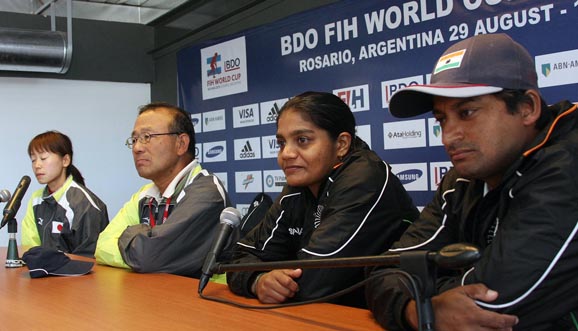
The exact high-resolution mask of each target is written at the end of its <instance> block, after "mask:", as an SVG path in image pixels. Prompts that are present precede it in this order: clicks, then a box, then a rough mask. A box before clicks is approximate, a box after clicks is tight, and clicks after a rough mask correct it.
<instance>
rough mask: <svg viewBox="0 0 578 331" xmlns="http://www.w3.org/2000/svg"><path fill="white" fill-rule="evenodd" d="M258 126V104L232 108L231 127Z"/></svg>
mask: <svg viewBox="0 0 578 331" xmlns="http://www.w3.org/2000/svg"><path fill="white" fill-rule="evenodd" d="M252 125H259V104H257V103H254V104H250V105H243V106H238V107H233V127H234V128H240V127H245V126H252Z"/></svg>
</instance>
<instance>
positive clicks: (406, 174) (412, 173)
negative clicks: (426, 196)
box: [397, 169, 423, 185]
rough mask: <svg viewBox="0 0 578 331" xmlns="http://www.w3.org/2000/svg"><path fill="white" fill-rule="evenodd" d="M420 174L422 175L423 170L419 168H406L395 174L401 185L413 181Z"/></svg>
mask: <svg viewBox="0 0 578 331" xmlns="http://www.w3.org/2000/svg"><path fill="white" fill-rule="evenodd" d="M421 176H423V172H422V171H421V170H419V169H408V170H405V171H402V172H400V173H398V174H397V178H399V181H400V182H401V183H402V184H403V185H406V184H410V183H413V182H415V181H416V180H418V179H420V178H421Z"/></svg>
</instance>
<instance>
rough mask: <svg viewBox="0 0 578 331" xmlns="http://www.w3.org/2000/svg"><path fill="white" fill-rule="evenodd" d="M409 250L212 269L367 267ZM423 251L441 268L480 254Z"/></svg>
mask: <svg viewBox="0 0 578 331" xmlns="http://www.w3.org/2000/svg"><path fill="white" fill-rule="evenodd" d="M411 252H412V251H409V252H402V253H396V254H385V255H374V256H358V257H338V258H331V259H310V260H288V261H271V262H253V263H236V264H220V263H216V264H215V265H214V266H213V267H212V269H213V271H214V272H217V273H222V272H228V271H258V270H262V271H268V270H274V269H297V268H300V269H318V268H352V267H367V266H379V265H383V266H395V265H400V263H401V259H402V257H404V256H405V255H406V254H411ZM419 252H424V253H426V254H425V258H426V260H427V261H428V262H431V263H433V264H434V265H436V266H438V267H440V268H442V269H460V268H465V267H467V266H470V265H472V264H473V263H475V262H476V261H477V260H479V259H480V258H481V257H482V254H481V253H480V251H479V249H478V248H477V247H476V246H474V245H470V244H466V243H456V244H451V245H448V246H445V247H443V248H442V249H440V250H439V251H419Z"/></svg>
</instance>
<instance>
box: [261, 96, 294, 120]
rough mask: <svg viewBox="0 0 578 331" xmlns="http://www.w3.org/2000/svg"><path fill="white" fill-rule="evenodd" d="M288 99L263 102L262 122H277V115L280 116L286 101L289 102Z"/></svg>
mask: <svg viewBox="0 0 578 331" xmlns="http://www.w3.org/2000/svg"><path fill="white" fill-rule="evenodd" d="M287 100H288V99H279V100H273V101H266V102H261V104H260V105H259V108H261V124H270V123H276V122H277V116H279V111H280V110H281V107H283V105H284V104H285V102H287Z"/></svg>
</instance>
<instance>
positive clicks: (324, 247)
mask: <svg viewBox="0 0 578 331" xmlns="http://www.w3.org/2000/svg"><path fill="white" fill-rule="evenodd" d="M417 216H418V211H417V209H416V208H415V206H414V205H413V203H412V201H411V198H410V197H409V195H408V194H407V192H406V191H405V189H404V188H403V186H402V184H401V183H400V182H399V180H398V178H397V177H396V176H395V175H393V173H392V172H391V168H390V167H389V165H387V164H386V163H385V162H383V161H382V160H381V159H380V158H379V156H377V154H375V153H374V152H373V151H370V150H368V149H365V148H364V149H357V150H354V151H352V152H350V153H349V154H348V156H346V158H345V159H344V160H343V164H342V165H341V166H340V167H338V168H337V169H334V170H333V171H332V172H331V173H330V174H329V176H328V178H327V180H326V181H325V183H324V184H323V185H322V186H321V189H320V194H319V199H316V198H315V197H314V196H313V195H312V194H311V192H310V191H309V190H308V189H307V188H300V187H290V186H285V188H284V189H283V192H282V193H281V194H280V195H279V196H278V197H277V199H276V200H275V202H274V204H273V206H272V207H271V208H270V209H269V211H268V213H267V215H266V216H265V218H264V219H263V220H262V221H261V222H260V223H259V224H258V225H257V226H256V227H255V228H254V229H253V230H252V231H251V232H250V233H248V234H247V236H245V237H244V238H243V239H242V240H240V241H239V242H238V247H237V248H238V252H237V255H238V259H236V260H235V262H237V263H245V262H258V261H282V260H307V259H319V258H338V257H354V256H365V255H376V254H380V253H381V252H383V251H384V250H386V249H388V248H389V247H390V245H391V244H392V243H393V242H394V241H396V240H397V239H398V238H399V237H400V235H401V234H402V233H403V231H404V230H405V229H406V228H407V226H408V225H409V223H410V222H411V221H412V220H414V219H415V218H416V217H417ZM258 273H260V272H250V271H246V272H232V273H228V274H227V280H228V284H229V287H230V289H231V290H232V291H233V292H234V293H236V294H239V295H243V296H247V297H252V296H254V295H253V293H251V289H250V287H251V285H252V282H253V280H254V279H255V277H256V276H257V274H258ZM363 277H364V273H363V268H340V269H328V268H325V269H304V270H303V274H302V276H301V277H300V278H299V279H298V280H297V282H298V284H299V288H300V290H299V292H298V293H297V295H296V297H294V298H293V300H296V301H303V300H308V299H313V298H319V297H322V296H325V295H328V294H331V293H334V292H336V291H338V290H342V289H344V288H347V287H349V286H351V285H353V284H355V283H357V282H359V281H361V280H363ZM336 302H338V303H342V304H348V305H353V306H365V302H364V298H363V291H359V292H358V293H356V294H350V295H349V296H345V297H342V298H339V299H337V301H336Z"/></svg>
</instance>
